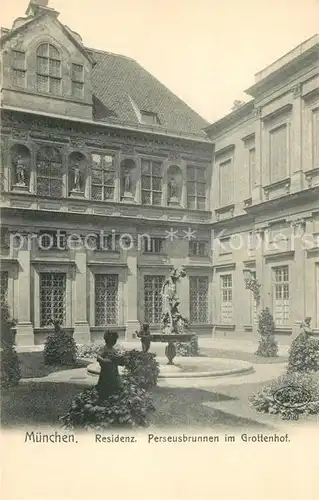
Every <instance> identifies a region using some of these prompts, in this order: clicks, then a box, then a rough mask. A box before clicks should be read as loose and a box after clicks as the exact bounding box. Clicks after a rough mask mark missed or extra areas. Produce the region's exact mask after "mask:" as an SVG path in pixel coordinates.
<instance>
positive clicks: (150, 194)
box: [141, 159, 162, 206]
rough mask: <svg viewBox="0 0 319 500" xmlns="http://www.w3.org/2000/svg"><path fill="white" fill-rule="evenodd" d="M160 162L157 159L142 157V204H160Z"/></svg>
mask: <svg viewBox="0 0 319 500" xmlns="http://www.w3.org/2000/svg"><path fill="white" fill-rule="evenodd" d="M161 167H162V164H161V162H158V161H151V160H145V159H142V178H141V182H142V204H143V205H157V206H159V205H161V204H162V172H161Z"/></svg>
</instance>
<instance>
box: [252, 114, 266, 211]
mask: <svg viewBox="0 0 319 500" xmlns="http://www.w3.org/2000/svg"><path fill="white" fill-rule="evenodd" d="M255 116H256V129H255V149H256V153H255V186H252V191H251V198H252V204H253V205H254V204H256V203H260V202H261V201H262V192H261V190H262V185H263V180H262V161H263V157H262V126H263V125H262V121H261V108H256V109H255Z"/></svg>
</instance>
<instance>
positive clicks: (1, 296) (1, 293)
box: [0, 271, 8, 306]
mask: <svg viewBox="0 0 319 500" xmlns="http://www.w3.org/2000/svg"><path fill="white" fill-rule="evenodd" d="M7 303H8V272H7V271H1V272H0V305H1V306H6V305H7Z"/></svg>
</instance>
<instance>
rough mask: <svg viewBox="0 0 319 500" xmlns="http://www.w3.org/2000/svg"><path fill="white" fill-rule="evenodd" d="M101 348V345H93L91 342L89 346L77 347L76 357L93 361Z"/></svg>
mask: <svg viewBox="0 0 319 500" xmlns="http://www.w3.org/2000/svg"><path fill="white" fill-rule="evenodd" d="M102 347H103V344H102V343H100V344H94V343H93V342H91V343H90V344H81V345H77V346H76V348H77V357H78V358H85V359H95V358H96V356H97V355H98V353H99V351H100V349H101V348H102Z"/></svg>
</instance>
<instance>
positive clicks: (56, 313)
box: [40, 273, 66, 327]
mask: <svg viewBox="0 0 319 500" xmlns="http://www.w3.org/2000/svg"><path fill="white" fill-rule="evenodd" d="M65 303H66V274H65V273H41V274H40V326H41V327H44V326H48V325H49V324H50V321H51V320H54V321H59V322H60V324H61V325H64V324H65V311H66V309H65Z"/></svg>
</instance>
